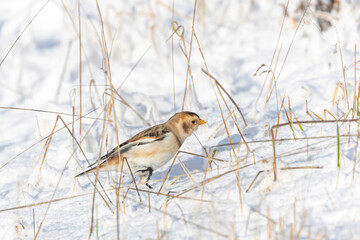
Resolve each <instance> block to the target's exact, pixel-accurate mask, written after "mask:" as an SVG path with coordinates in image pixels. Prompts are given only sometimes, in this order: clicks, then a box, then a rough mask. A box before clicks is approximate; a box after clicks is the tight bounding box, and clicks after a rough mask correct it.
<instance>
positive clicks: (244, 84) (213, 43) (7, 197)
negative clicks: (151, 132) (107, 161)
mask: <svg viewBox="0 0 360 240" xmlns="http://www.w3.org/2000/svg"><path fill="white" fill-rule="evenodd" d="M301 2H304V1H300V0H297V1H295V0H294V1H290V3H289V7H288V15H287V16H286V17H285V20H284V26H283V28H282V29H281V25H282V21H283V18H284V9H285V6H286V3H287V1H275V0H271V1H265V0H256V1H200V0H199V1H197V5H196V9H197V10H196V18H195V24H194V31H195V33H196V37H197V38H195V37H194V36H193V37H192V36H191V35H192V23H193V14H194V3H195V2H194V1H175V2H174V18H172V10H171V8H172V1H110V0H106V1H99V9H100V11H101V16H102V20H103V26H104V37H105V39H106V45H107V49H108V51H109V53H110V66H111V80H112V84H113V86H114V88H115V89H117V90H118V93H119V95H120V96H118V95H115V96H114V97H115V98H116V99H118V100H115V105H114V106H115V111H116V120H117V126H115V124H114V121H113V119H114V118H113V116H111V117H110V118H109V115H108V114H109V107H108V106H106V104H107V103H108V102H109V101H110V96H109V95H110V88H109V85H108V84H109V81H108V80H107V81H106V80H105V79H106V74H105V72H104V69H105V68H106V64H105V58H104V52H103V47H104V45H103V43H104V40H103V38H102V30H101V25H100V23H99V12H98V9H97V6H96V1H85V0H84V1H78V2H77V1H69V0H64V1H49V2H46V1H42V2H39V1H26V2H23V1H20V0H16V1H2V2H0V6H1V7H0V59H1V60H3V59H4V57H5V56H6V54H7V52H8V51H9V49H10V48H11V47H12V45H13V43H14V42H15V40H16V39H17V38H18V37H19V36H20V38H19V40H18V41H17V42H16V44H15V45H14V47H13V48H12V50H11V51H10V52H9V54H8V55H7V57H6V59H5V60H4V61H3V63H2V65H1V66H0V107H1V108H0V238H1V239H33V238H34V237H36V238H38V239H88V238H89V235H90V233H91V236H90V238H91V239H116V238H117V236H118V232H117V231H119V237H120V239H155V238H156V239H222V238H229V239H290V238H291V239H310V238H316V239H323V238H326V239H358V238H359V237H360V228H359V226H360V204H359V203H358V199H359V198H360V190H359V187H358V186H359V184H360V170H359V152H358V147H359V146H358V137H357V134H358V125H357V123H355V122H347V123H344V122H339V123H338V126H339V135H340V136H339V140H337V125H336V123H335V122H329V123H324V122H321V120H322V119H325V112H324V110H327V111H328V112H330V113H331V114H332V115H333V116H334V117H335V118H336V119H344V118H347V119H353V118H356V117H357V115H356V112H355V116H353V113H352V111H351V108H352V106H353V100H354V93H356V94H358V92H357V90H356V89H357V88H358V84H359V82H358V81H359V80H358V78H359V75H360V73H359V71H358V70H357V71H356V77H357V79H354V78H355V74H354V60H355V59H354V57H355V44H358V43H359V42H360V41H359V38H360V36H359V33H360V31H359V30H360V24H359V19H360V11H359V6H360V5H359V4H360V1H357V0H352V1H350V0H347V1H340V8H339V9H337V8H336V7H334V9H333V11H332V12H331V13H323V12H319V10H317V9H316V4H317V2H315V1H313V2H312V3H311V4H310V8H309V9H308V10H307V12H306V14H305V17H304V19H303V21H302V22H300V20H301V18H302V15H303V13H304V9H301V8H299V6H300V3H301ZM324 2H326V1H324ZM328 2H329V1H328ZM78 3H80V4H78ZM44 4H45V7H44V8H43V9H42V10H41V11H40V12H39V14H38V15H37V16H36V17H35V18H34V20H33V21H32V22H31V24H30V25H29V26H28V27H27V28H26V30H25V31H24V33H23V34H21V33H22V31H23V29H24V28H25V27H26V26H27V24H28V23H29V22H30V21H31V20H32V18H33V17H34V16H35V15H36V14H37V12H38V11H39V10H40V8H41V7H42V6H44ZM79 6H80V16H81V19H80V20H81V39H82V49H83V51H82V54H81V59H82V62H81V64H82V65H81V66H82V70H81V81H82V88H81V89H80V53H79V37H78V29H79V18H78V16H79V9H78V7H79ZM304 6H306V3H305V5H304ZM321 14H323V15H324V14H325V15H324V16H325V17H326V19H330V22H331V26H330V27H329V28H327V29H325V30H323V31H321V30H320V25H319V21H318V17H319V16H323V15H321ZM172 19H174V20H176V21H177V23H178V25H177V26H181V29H179V30H178V33H179V34H180V33H181V32H182V31H184V35H183V36H184V42H183V41H181V39H180V37H179V36H178V35H177V34H174V37H173V46H172V39H171V38H170V36H171V34H172V31H173V29H172V26H171V23H172ZM299 22H300V23H299ZM297 24H300V26H299V28H298V30H296V26H297ZM280 31H281V35H280V38H279V44H278V45H277V41H278V37H279V33H280ZM184 43H185V46H184ZM276 45H277V46H278V47H277V49H276V51H275V47H276ZM199 46H200V49H201V51H200V50H199ZM280 48H281V51H280V54H279V57H278V52H279V49H280ZM190 49H191V57H190V67H191V75H192V77H193V80H190V83H191V88H189V87H188V89H187V98H186V99H185V101H184V109H185V110H190V111H194V112H196V113H197V114H198V115H199V116H201V117H202V118H203V119H205V120H206V122H207V124H206V125H205V126H200V127H199V129H198V131H197V132H196V137H197V138H198V139H199V141H200V142H201V144H202V145H203V146H204V147H205V148H206V151H208V152H209V155H210V156H212V155H213V154H214V157H215V158H216V159H220V160H224V161H213V162H212V164H211V168H209V166H208V165H207V160H206V158H205V159H204V158H202V157H200V156H199V155H202V156H205V155H206V152H205V150H204V148H203V147H202V145H201V144H200V143H199V141H198V140H197V138H196V137H195V136H191V137H189V138H188V139H187V140H186V141H185V143H184V145H183V146H182V148H181V151H182V152H181V153H179V155H178V157H179V159H180V161H181V162H180V161H179V160H176V161H175V163H174V165H173V167H172V169H171V172H170V174H169V178H168V179H167V180H166V182H165V184H164V186H163V187H162V188H161V186H162V183H163V181H164V178H165V176H166V174H167V172H168V170H169V168H170V166H171V164H172V160H171V161H169V162H168V163H167V164H166V165H165V166H164V167H162V168H161V169H160V170H158V171H156V172H154V175H153V177H152V179H151V181H150V184H151V185H152V186H153V189H152V190H150V192H148V191H149V189H148V188H147V187H146V186H144V185H139V186H138V188H139V190H140V192H139V194H140V197H141V200H142V201H141V202H140V198H139V196H138V193H137V192H136V191H135V190H134V189H135V188H134V184H132V183H131V181H132V179H131V177H130V176H124V179H123V180H124V183H123V184H121V188H120V190H119V192H116V191H115V189H116V188H117V187H118V186H119V178H120V176H119V174H117V173H109V174H108V173H101V174H100V176H99V181H100V182H101V185H102V186H100V185H99V183H97V185H96V186H97V189H98V191H96V194H95V200H94V204H93V193H94V186H93V183H94V177H92V178H90V179H89V178H87V177H81V178H75V177H74V176H75V175H76V174H77V173H79V172H81V171H83V169H85V168H86V167H87V165H88V163H87V160H88V161H90V162H94V161H96V159H97V157H98V156H99V154H104V153H106V152H107V151H109V150H111V149H112V148H113V147H115V146H116V145H117V144H118V143H119V142H122V141H125V140H126V139H128V138H129V137H131V136H133V135H134V134H136V133H138V132H139V131H141V130H143V129H144V128H146V127H148V126H149V125H154V124H158V123H161V122H164V121H166V120H167V119H168V118H169V117H171V116H172V114H173V113H174V91H175V104H176V111H181V109H182V105H183V97H184V89H185V84H186V77H187V68H188V61H187V59H186V56H185V55H184V52H185V53H186V54H187V56H189V55H190ZM202 54H203V56H204V59H205V61H204V59H203V56H202ZM273 56H274V61H273V63H272V64H271V60H272V58H273ZM357 59H359V56H357ZM172 61H174V68H173V67H172ZM262 64H265V65H264V66H263V67H261V66H262ZM275 65H276V67H275ZM342 65H343V66H344V69H345V71H344V74H345V80H346V88H345V82H344V76H343V66H342ZM260 67H261V68H260ZM202 68H203V69H207V68H208V70H209V72H210V74H211V75H213V76H214V77H215V78H216V79H217V80H218V81H219V82H220V83H221V85H222V86H223V87H224V88H225V89H226V91H228V93H229V94H230V95H231V97H232V98H233V99H234V101H235V102H236V103H237V104H238V106H239V108H240V109H241V111H242V113H243V114H244V116H245V118H246V121H247V124H248V125H247V126H245V124H244V122H243V121H242V119H241V116H240V114H239V113H238V111H237V110H236V108H235V106H234V104H232V103H231V101H230V100H229V98H228V97H227V96H226V95H225V93H224V92H222V94H223V96H224V98H225V100H226V102H227V104H228V106H229V108H230V110H231V111H232V112H233V114H234V115H235V117H236V119H235V121H236V123H237V124H238V125H239V127H240V129H241V131H242V133H243V135H244V138H245V140H246V142H247V144H248V146H249V148H250V150H251V151H253V152H249V151H248V150H247V148H246V145H245V143H244V140H243V139H242V138H241V136H240V135H239V132H238V130H237V127H236V125H235V124H234V120H233V119H232V117H230V116H229V112H228V109H227V107H226V105H225V104H224V102H223V100H222V98H221V95H220V94H219V92H217V90H216V96H217V97H218V98H219V101H220V106H221V111H222V112H223V114H224V118H225V120H226V123H227V127H228V131H229V135H230V136H231V140H232V142H233V143H234V149H232V147H231V146H230V145H229V144H228V143H229V139H228V134H227V131H226V129H225V127H224V125H223V118H222V115H221V111H220V108H219V105H218V102H217V99H216V97H215V94H214V90H213V88H212V84H211V82H210V80H209V77H208V76H206V75H205V74H204V73H203V72H202V70H201V69H202ZM173 72H174V74H173ZM271 72H273V73H274V76H275V78H276V88H275V89H274V90H273V92H272V94H271V97H270V98H269V101H268V102H266V97H267V96H268V94H269V84H270V78H271V75H272V73H271ZM255 73H256V74H255ZM266 75H268V78H267V80H265V79H266ZM173 79H174V82H173ZM355 80H356V83H354V82H355ZM264 82H265V86H264V88H263V90H262V86H263V83H264ZM355 84H356V85H355ZM174 89H175V90H174ZM345 89H346V91H345ZM80 92H81V94H80ZM80 95H81V101H82V104H81V110H80ZM356 96H357V95H356ZM120 98H123V101H126V104H123V103H122V102H121V101H119V99H120ZM283 99H284V102H283V105H282V101H283ZM128 105H130V106H131V108H129V107H128ZM289 105H290V107H291V111H290V107H289ZM281 106H283V107H282V108H281ZM73 107H74V111H75V116H74V117H73V116H72V114H73ZM284 108H286V113H285V111H284ZM39 110H40V111H39ZM134 110H135V111H136V112H135V111H134ZM42 111H45V112H42ZM80 111H81V112H80ZM278 111H279V112H280V115H279V118H278ZM307 111H308V114H307ZM104 112H105V113H106V114H104ZM328 112H326V120H334V119H335V118H333V117H332V116H331V115H330V114H329V113H328ZM349 112H350V113H349ZM348 113H349V114H348ZM80 114H81V115H83V116H85V117H83V118H82V119H81V133H80V120H78V118H79V116H80ZM286 114H288V117H289V118H291V121H293V122H295V121H296V118H297V119H298V120H299V121H311V120H316V121H319V122H318V123H312V124H310V123H304V124H301V128H302V129H301V128H300V126H298V125H297V124H294V125H293V126H292V127H293V131H292V130H291V128H290V126H289V125H286V126H283V127H279V128H276V127H274V128H273V130H274V132H276V139H277V140H278V141H276V143H275V149H276V164H277V165H276V167H277V168H276V169H277V180H276V181H274V171H273V161H274V158H273V144H272V141H271V134H270V129H271V127H273V126H276V124H278V123H280V124H281V123H288V117H287V116H286ZM294 114H295V115H296V117H295V115H294ZM315 114H316V115H318V116H319V117H321V119H319V118H318V116H316V115H315ZM346 114H348V115H346ZM57 115H60V116H61V118H62V120H63V121H64V122H65V123H66V124H68V125H67V126H68V129H67V128H65V127H64V124H63V122H62V120H61V119H60V118H57ZM310 115H311V116H312V117H313V119H312V118H311V117H310ZM109 119H110V120H112V121H110V122H109V121H108V120H109ZM73 120H76V121H75V122H74V124H73V123H72V122H73ZM55 123H56V127H55V128H54V126H55ZM104 123H108V124H104ZM116 127H117V132H118V139H117V134H116ZM52 131H54V134H53V135H52V136H51V133H52ZM70 133H73V135H74V136H75V138H76V139H77V141H79V142H81V147H82V150H83V151H84V154H85V156H86V157H85V156H84V154H83V153H82V152H81V151H80V150H79V149H78V145H77V143H76V141H75V140H74V138H73V137H72V134H70ZM349 133H350V135H351V136H343V135H346V134H347V135H349ZM49 136H51V137H49ZM239 143H240V144H239ZM338 143H339V146H340V149H339V152H338V150H337V146H338ZM220 145H221V146H220ZM234 152H235V153H236V156H235V155H234ZM189 153H191V154H189ZM338 153H339V154H340V157H339V164H340V167H338V163H337V162H338ZM86 159H87V160H86ZM182 164H183V165H184V166H185V167H186V169H187V171H188V172H186V171H185V170H184V168H183V166H182ZM304 167H305V168H304ZM306 167H312V168H306ZM255 178H256V179H255ZM254 179H255V181H254ZM90 180H91V181H90ZM160 189H161V194H157V193H158V192H159V191H160ZM104 190H105V191H106V194H105V193H104ZM99 193H101V195H100V194H99ZM177 195H178V197H173V196H177ZM117 201H118V204H116V203H117ZM117 206H118V208H117ZM92 216H93V223H92ZM117 220H118V221H117ZM91 226H92V227H93V231H92V232H91V230H90V228H91Z"/></svg>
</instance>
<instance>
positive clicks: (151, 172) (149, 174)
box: [136, 167, 154, 189]
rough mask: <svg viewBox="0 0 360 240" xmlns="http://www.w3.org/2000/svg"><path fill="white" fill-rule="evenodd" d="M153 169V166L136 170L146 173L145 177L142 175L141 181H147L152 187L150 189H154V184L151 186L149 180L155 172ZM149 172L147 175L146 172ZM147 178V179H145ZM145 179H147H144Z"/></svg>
mask: <svg viewBox="0 0 360 240" xmlns="http://www.w3.org/2000/svg"><path fill="white" fill-rule="evenodd" d="M153 171H154V170H153V169H152V168H151V167H148V168H146V169H144V170H138V171H136V172H141V173H143V174H144V176H143V177H141V179H140V183H145V185H146V186H147V187H148V188H150V189H152V186H150V184H148V183H147V182H148V181H149V180H150V178H151V176H152V174H153ZM145 173H146V174H147V176H146V174H145ZM145 179H146V180H145ZM144 180H145V181H144Z"/></svg>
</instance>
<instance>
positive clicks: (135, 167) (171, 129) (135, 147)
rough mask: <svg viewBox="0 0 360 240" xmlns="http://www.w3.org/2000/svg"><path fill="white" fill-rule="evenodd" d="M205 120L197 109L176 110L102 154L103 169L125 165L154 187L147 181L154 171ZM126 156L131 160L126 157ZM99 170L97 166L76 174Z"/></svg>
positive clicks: (118, 167) (123, 168)
mask: <svg viewBox="0 0 360 240" xmlns="http://www.w3.org/2000/svg"><path fill="white" fill-rule="evenodd" d="M204 123H205V121H204V120H202V119H200V117H199V116H198V115H197V114H196V113H193V112H179V113H176V114H175V115H174V116H172V117H171V118H170V119H169V120H168V121H167V122H165V123H163V124H159V125H156V126H153V127H151V128H148V129H146V130H144V131H142V132H140V133H138V134H136V135H135V136H133V137H132V138H130V139H129V140H127V141H125V142H123V143H121V144H120V145H119V147H116V148H114V149H113V150H111V151H110V152H109V153H107V154H105V155H104V156H102V157H101V159H100V160H101V161H102V162H101V163H100V164H99V171H105V170H110V171H121V169H122V171H123V173H126V174H131V173H132V174H133V175H134V176H135V177H139V179H140V180H139V183H140V184H146V186H148V187H149V188H152V187H151V186H150V185H149V184H148V183H147V182H148V181H149V179H150V177H151V175H152V173H153V171H155V170H156V169H158V168H160V167H161V166H163V165H164V164H165V163H167V162H168V161H169V160H170V159H171V158H172V157H173V156H174V155H175V154H176V153H177V151H178V150H179V148H180V147H181V145H182V144H183V142H184V141H185V139H186V138H187V137H189V136H190V135H191V134H192V133H193V132H194V131H195V130H197V128H198V126H199V125H201V124H204ZM119 151H120V152H119ZM119 153H120V157H119ZM125 159H126V160H127V162H128V163H126V162H125V161H124V160H125ZM95 164H96V163H94V164H92V165H90V166H89V167H92V166H93V165H95ZM128 165H129V166H130V170H131V172H130V171H129V167H128ZM95 171H96V166H95V167H92V168H91V169H89V170H87V171H85V172H83V173H80V174H79V175H77V176H76V177H79V176H82V175H84V174H87V173H90V172H95Z"/></svg>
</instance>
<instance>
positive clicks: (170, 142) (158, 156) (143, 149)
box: [124, 132, 180, 170]
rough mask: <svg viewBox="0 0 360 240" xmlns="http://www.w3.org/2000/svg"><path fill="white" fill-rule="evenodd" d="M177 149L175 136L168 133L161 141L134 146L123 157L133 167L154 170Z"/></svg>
mask: <svg viewBox="0 0 360 240" xmlns="http://www.w3.org/2000/svg"><path fill="white" fill-rule="evenodd" d="M179 148H180V144H179V142H178V140H177V138H176V136H175V135H174V134H173V133H171V132H170V133H167V134H166V135H165V138H163V139H162V140H159V141H153V142H151V143H146V144H141V145H138V146H135V147H133V148H132V149H130V150H129V151H128V152H126V153H125V154H124V155H125V156H126V157H127V159H128V160H129V162H130V163H131V165H133V166H134V167H136V166H149V167H152V168H153V169H154V170H155V169H157V168H159V167H161V166H163V165H164V164H165V163H167V162H168V161H169V160H170V159H171V158H172V157H173V156H174V155H175V154H176V152H177V151H178V150H179Z"/></svg>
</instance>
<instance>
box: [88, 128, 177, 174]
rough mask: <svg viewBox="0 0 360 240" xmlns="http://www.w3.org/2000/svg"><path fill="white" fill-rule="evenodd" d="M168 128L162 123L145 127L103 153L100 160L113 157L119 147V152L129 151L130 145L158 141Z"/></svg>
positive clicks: (103, 160)
mask: <svg viewBox="0 0 360 240" xmlns="http://www.w3.org/2000/svg"><path fill="white" fill-rule="evenodd" d="M169 132H170V130H169V128H167V127H166V126H165V125H164V124H159V125H156V126H153V127H150V128H148V129H145V130H144V131H142V132H139V133H138V134H136V135H135V136H133V137H132V138H130V139H128V140H127V141H125V142H123V143H121V144H120V145H119V146H118V147H115V148H114V149H112V150H111V151H110V152H108V153H107V154H105V155H104V156H102V157H101V158H100V160H102V162H101V163H103V162H105V161H106V160H107V159H110V158H113V157H115V156H117V155H118V152H119V149H120V153H121V154H124V153H125V152H127V151H129V150H130V149H131V148H132V147H135V146H139V145H144V144H149V143H153V142H156V141H160V140H162V139H164V138H165V137H166V134H167V133H169ZM95 164H96V162H95V163H93V164H91V165H90V166H89V167H91V166H93V165H95Z"/></svg>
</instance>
